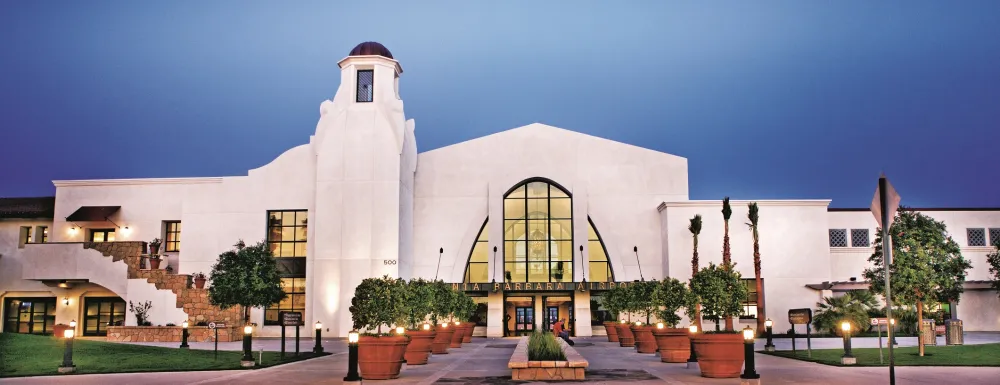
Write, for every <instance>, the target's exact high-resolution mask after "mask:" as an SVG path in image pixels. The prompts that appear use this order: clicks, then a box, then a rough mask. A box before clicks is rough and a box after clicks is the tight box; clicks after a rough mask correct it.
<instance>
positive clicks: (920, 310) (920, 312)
mask: <svg viewBox="0 0 1000 385" xmlns="http://www.w3.org/2000/svg"><path fill="white" fill-rule="evenodd" d="M931 332H932V333H933V331H931ZM923 337H924V303H923V302H921V301H917V346H918V347H919V349H917V350H919V351H920V356H921V357H923V356H924V340H923Z"/></svg>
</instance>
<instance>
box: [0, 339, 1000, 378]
mask: <svg viewBox="0 0 1000 385" xmlns="http://www.w3.org/2000/svg"><path fill="white" fill-rule="evenodd" d="M825 340H831V341H829V342H825V341H813V342H814V344H813V346H814V347H817V345H826V344H833V343H834V341H833V340H836V341H840V340H839V339H825ZM988 340H989V339H983V341H988ZM267 341H268V340H264V341H261V342H262V345H264V346H265V347H268V346H271V347H277V346H278V345H277V343H276V342H275V343H268V342H267ZM574 341H576V342H577V343H578V344H577V351H578V352H580V354H582V355H583V356H584V357H586V358H587V359H588V360H589V361H590V368H588V371H587V375H588V378H589V380H588V381H587V382H592V383H601V384H616V383H629V384H632V383H634V384H739V383H740V381H739V379H708V378H703V377H701V376H700V374H699V372H698V370H697V369H693V368H692V369H688V368H686V365H685V364H665V363H661V362H659V361H660V360H659V357H657V356H656V355H654V354H638V353H635V350H634V349H631V348H621V347H619V346H618V344H617V343H610V342H607V339H606V338H604V337H594V338H577V339H574ZM516 342H517V339H515V338H509V339H502V338H474V339H473V342H472V343H471V344H466V345H464V347H462V348H460V349H450V354H446V355H435V356H432V357H431V359H430V361H429V363H428V364H427V365H420V366H406V365H404V366H403V371H402V373H401V375H400V378H399V379H396V380H390V381H366V383H378V384H385V385H396V384H420V385H430V384H453V385H457V384H470V385H472V384H509V383H512V382H510V370H509V369H507V360H508V359H509V358H510V355H511V354H512V353H513V351H514V347H515V345H516ZM775 342H776V344H779V343H780V341H775ZM967 342H969V341H968V338H967ZM328 343H329V344H330V345H329V348H330V350H328V351H332V352H334V354H333V355H331V356H327V357H322V358H317V359H312V360H308V361H302V362H296V363H292V364H287V365H282V366H277V367H271V368H265V369H258V370H246V371H212V372H176V373H131V374H96V375H71V376H50V377H30V378H12V379H0V383H3V384H8V383H9V384H57V385H58V384H84V385H89V384H93V385H104V384H116V385H117V384H139V385H160V384H164V385H165V384H191V385H208V384H236V383H238V384H277V383H280V384H340V383H343V377H344V376H345V375H346V374H347V354H346V345H344V344H343V341H342V340H330V341H326V340H324V342H323V344H324V346H328V345H327V344H328ZM788 343H789V345H788V346H789V347H790V346H791V345H790V342H788ZM876 344H877V341H876ZM905 344H906V341H904V339H902V338H901V339H900V345H904V346H905ZM209 345H211V344H209ZM760 346H761V347H762V346H763V343H762V344H761V345H760ZM834 347H836V346H828V347H827V348H834ZM196 348H203V347H202V346H200V345H199V346H197V347H196ZM221 348H222V344H220V349H221ZM268 350H271V349H268ZM755 357H756V360H757V368H758V369H757V371H758V372H759V373H760V374H761V376H762V380H763V382H764V383H775V384H838V385H841V384H845V383H847V384H851V385H861V384H885V383H887V382H888V369H887V368H838V367H832V366H826V365H820V364H814V363H809V362H803V361H797V360H791V359H786V358H780V357H773V356H767V355H761V354H757V355H755ZM150 359H155V357H151V358H150ZM998 377H1000V368H996V367H988V368H986V367H961V368H947V367H899V368H897V370H896V378H897V383H898V384H900V385H902V384H962V385H978V384H995V383H996V382H995V380H996V378H998ZM518 383H519V384H524V383H523V382H518Z"/></svg>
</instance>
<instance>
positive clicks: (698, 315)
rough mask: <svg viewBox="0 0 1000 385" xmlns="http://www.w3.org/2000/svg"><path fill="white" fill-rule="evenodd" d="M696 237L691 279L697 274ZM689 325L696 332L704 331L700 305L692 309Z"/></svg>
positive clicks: (695, 239)
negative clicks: (695, 327)
mask: <svg viewBox="0 0 1000 385" xmlns="http://www.w3.org/2000/svg"><path fill="white" fill-rule="evenodd" d="M698 264H699V263H698V236H695V238H694V255H693V256H692V257H691V277H694V275H695V274H698ZM691 324H693V325H695V326H697V327H698V331H702V332H703V331H705V329H703V328H702V327H701V304H700V303H699V304H697V305H696V306H695V308H694V319H693V320H691Z"/></svg>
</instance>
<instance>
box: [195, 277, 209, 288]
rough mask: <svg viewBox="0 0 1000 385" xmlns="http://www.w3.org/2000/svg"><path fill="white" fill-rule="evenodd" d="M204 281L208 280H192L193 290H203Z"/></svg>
mask: <svg viewBox="0 0 1000 385" xmlns="http://www.w3.org/2000/svg"><path fill="white" fill-rule="evenodd" d="M206 281H208V280H207V279H205V278H195V279H194V288H195V289H204V288H205V282H206Z"/></svg>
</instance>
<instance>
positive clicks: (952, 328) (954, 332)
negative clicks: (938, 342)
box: [944, 319, 963, 345]
mask: <svg viewBox="0 0 1000 385" xmlns="http://www.w3.org/2000/svg"><path fill="white" fill-rule="evenodd" d="M944 328H945V331H944V342H945V344H947V345H962V343H963V339H962V336H963V334H962V333H963V328H962V320H960V319H950V320H947V321H944Z"/></svg>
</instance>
